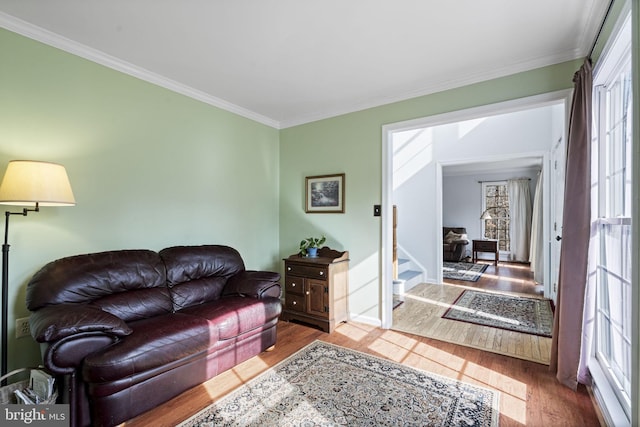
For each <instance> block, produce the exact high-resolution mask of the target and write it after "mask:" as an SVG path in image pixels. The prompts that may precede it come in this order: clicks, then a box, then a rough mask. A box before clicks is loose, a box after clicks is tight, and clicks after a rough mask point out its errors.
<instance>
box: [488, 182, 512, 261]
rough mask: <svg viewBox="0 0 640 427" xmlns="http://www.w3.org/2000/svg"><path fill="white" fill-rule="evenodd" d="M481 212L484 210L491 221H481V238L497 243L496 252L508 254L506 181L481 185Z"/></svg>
mask: <svg viewBox="0 0 640 427" xmlns="http://www.w3.org/2000/svg"><path fill="white" fill-rule="evenodd" d="M482 195H483V200H482V204H483V206H482V212H484V211H485V210H486V211H488V212H489V215H491V219H487V220H484V221H482V236H483V237H484V238H485V239H494V240H497V241H498V250H499V251H501V252H509V251H510V250H511V249H510V243H509V193H508V192H507V182H506V181H496V182H483V183H482Z"/></svg>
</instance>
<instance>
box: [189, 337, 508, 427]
mask: <svg viewBox="0 0 640 427" xmlns="http://www.w3.org/2000/svg"><path fill="white" fill-rule="evenodd" d="M498 408H499V393H498V392H497V391H493V390H488V389H484V388H481V387H477V386H473V385H470V384H466V383H463V382H460V381H455V380H451V379H447V378H444V377H440V376H436V375H434V374H430V373H426V372H423V371H419V370H417V369H413V368H410V367H407V366H403V365H400V364H397V363H395V362H391V361H388V360H384V359H380V358H377V357H374V356H370V355H367V354H364V353H360V352H357V351H353V350H349V349H346V348H342V347H338V346H335V345H332V344H327V343H325V342H322V341H314V342H313V343H311V344H309V345H308V346H306V347H305V348H303V349H302V350H300V351H298V352H297V353H295V354H293V355H292V356H290V357H289V358H287V359H285V360H283V361H282V362H280V363H279V364H278V365H276V366H274V367H273V368H270V369H269V370H267V371H266V372H264V373H263V374H261V375H259V376H258V377H256V378H254V379H253V380H251V381H249V382H248V383H247V384H245V385H243V386H241V387H240V388H239V389H237V390H235V391H233V392H232V393H230V394H228V395H227V396H225V397H224V398H222V399H221V400H220V401H218V402H216V403H214V404H212V405H211V406H209V407H208V408H206V409H204V410H203V411H201V412H200V413H198V414H196V415H194V416H193V417H191V418H190V419H188V420H187V421H185V422H184V423H182V424H180V426H182V427H194V426H198V427H205V426H207V427H209V426H334V425H344V426H364V425H367V426H371V425H375V426H378V425H379V426H398V425H411V426H435V425H437V426H453V425H456V426H457V425H465V426H497V425H498V416H499V412H498Z"/></svg>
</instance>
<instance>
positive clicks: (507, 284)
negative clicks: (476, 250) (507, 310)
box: [444, 260, 544, 297]
mask: <svg viewBox="0 0 640 427" xmlns="http://www.w3.org/2000/svg"><path fill="white" fill-rule="evenodd" d="M478 263H479V264H480V263H481V264H488V265H489V267H487V269H486V270H485V272H484V273H482V277H480V279H478V281H477V282H468V281H465V280H451V279H445V280H444V283H447V284H450V285H463V286H468V287H474V288H480V289H486V290H489V291H499V292H513V293H519V294H525V295H536V296H540V297H541V296H543V294H544V288H543V286H542V285H538V284H536V283H535V282H534V280H533V273H532V272H531V269H530V268H529V265H528V264H521V263H514V262H504V261H500V262H499V263H498V266H497V267H496V266H494V265H493V261H482V260H480V261H479V262H478Z"/></svg>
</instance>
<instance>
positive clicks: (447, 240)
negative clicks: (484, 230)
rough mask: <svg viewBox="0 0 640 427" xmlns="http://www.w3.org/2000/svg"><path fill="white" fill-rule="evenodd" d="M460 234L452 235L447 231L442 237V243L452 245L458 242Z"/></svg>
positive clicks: (452, 233)
mask: <svg viewBox="0 0 640 427" xmlns="http://www.w3.org/2000/svg"><path fill="white" fill-rule="evenodd" d="M461 237H462V234H458V233H454V232H453V231H449V232H448V233H447V235H446V236H444V243H447V244H449V243H453V241H454V240H460V238H461Z"/></svg>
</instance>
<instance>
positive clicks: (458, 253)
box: [442, 227, 469, 262]
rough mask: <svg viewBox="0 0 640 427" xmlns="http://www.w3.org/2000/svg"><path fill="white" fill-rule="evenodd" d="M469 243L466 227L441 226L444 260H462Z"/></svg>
mask: <svg viewBox="0 0 640 427" xmlns="http://www.w3.org/2000/svg"><path fill="white" fill-rule="evenodd" d="M468 244H469V238H468V237H467V229H466V228H464V227H442V251H443V259H444V260H445V261H454V262H458V261H462V259H463V258H464V257H465V256H466V248H467V245H468Z"/></svg>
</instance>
